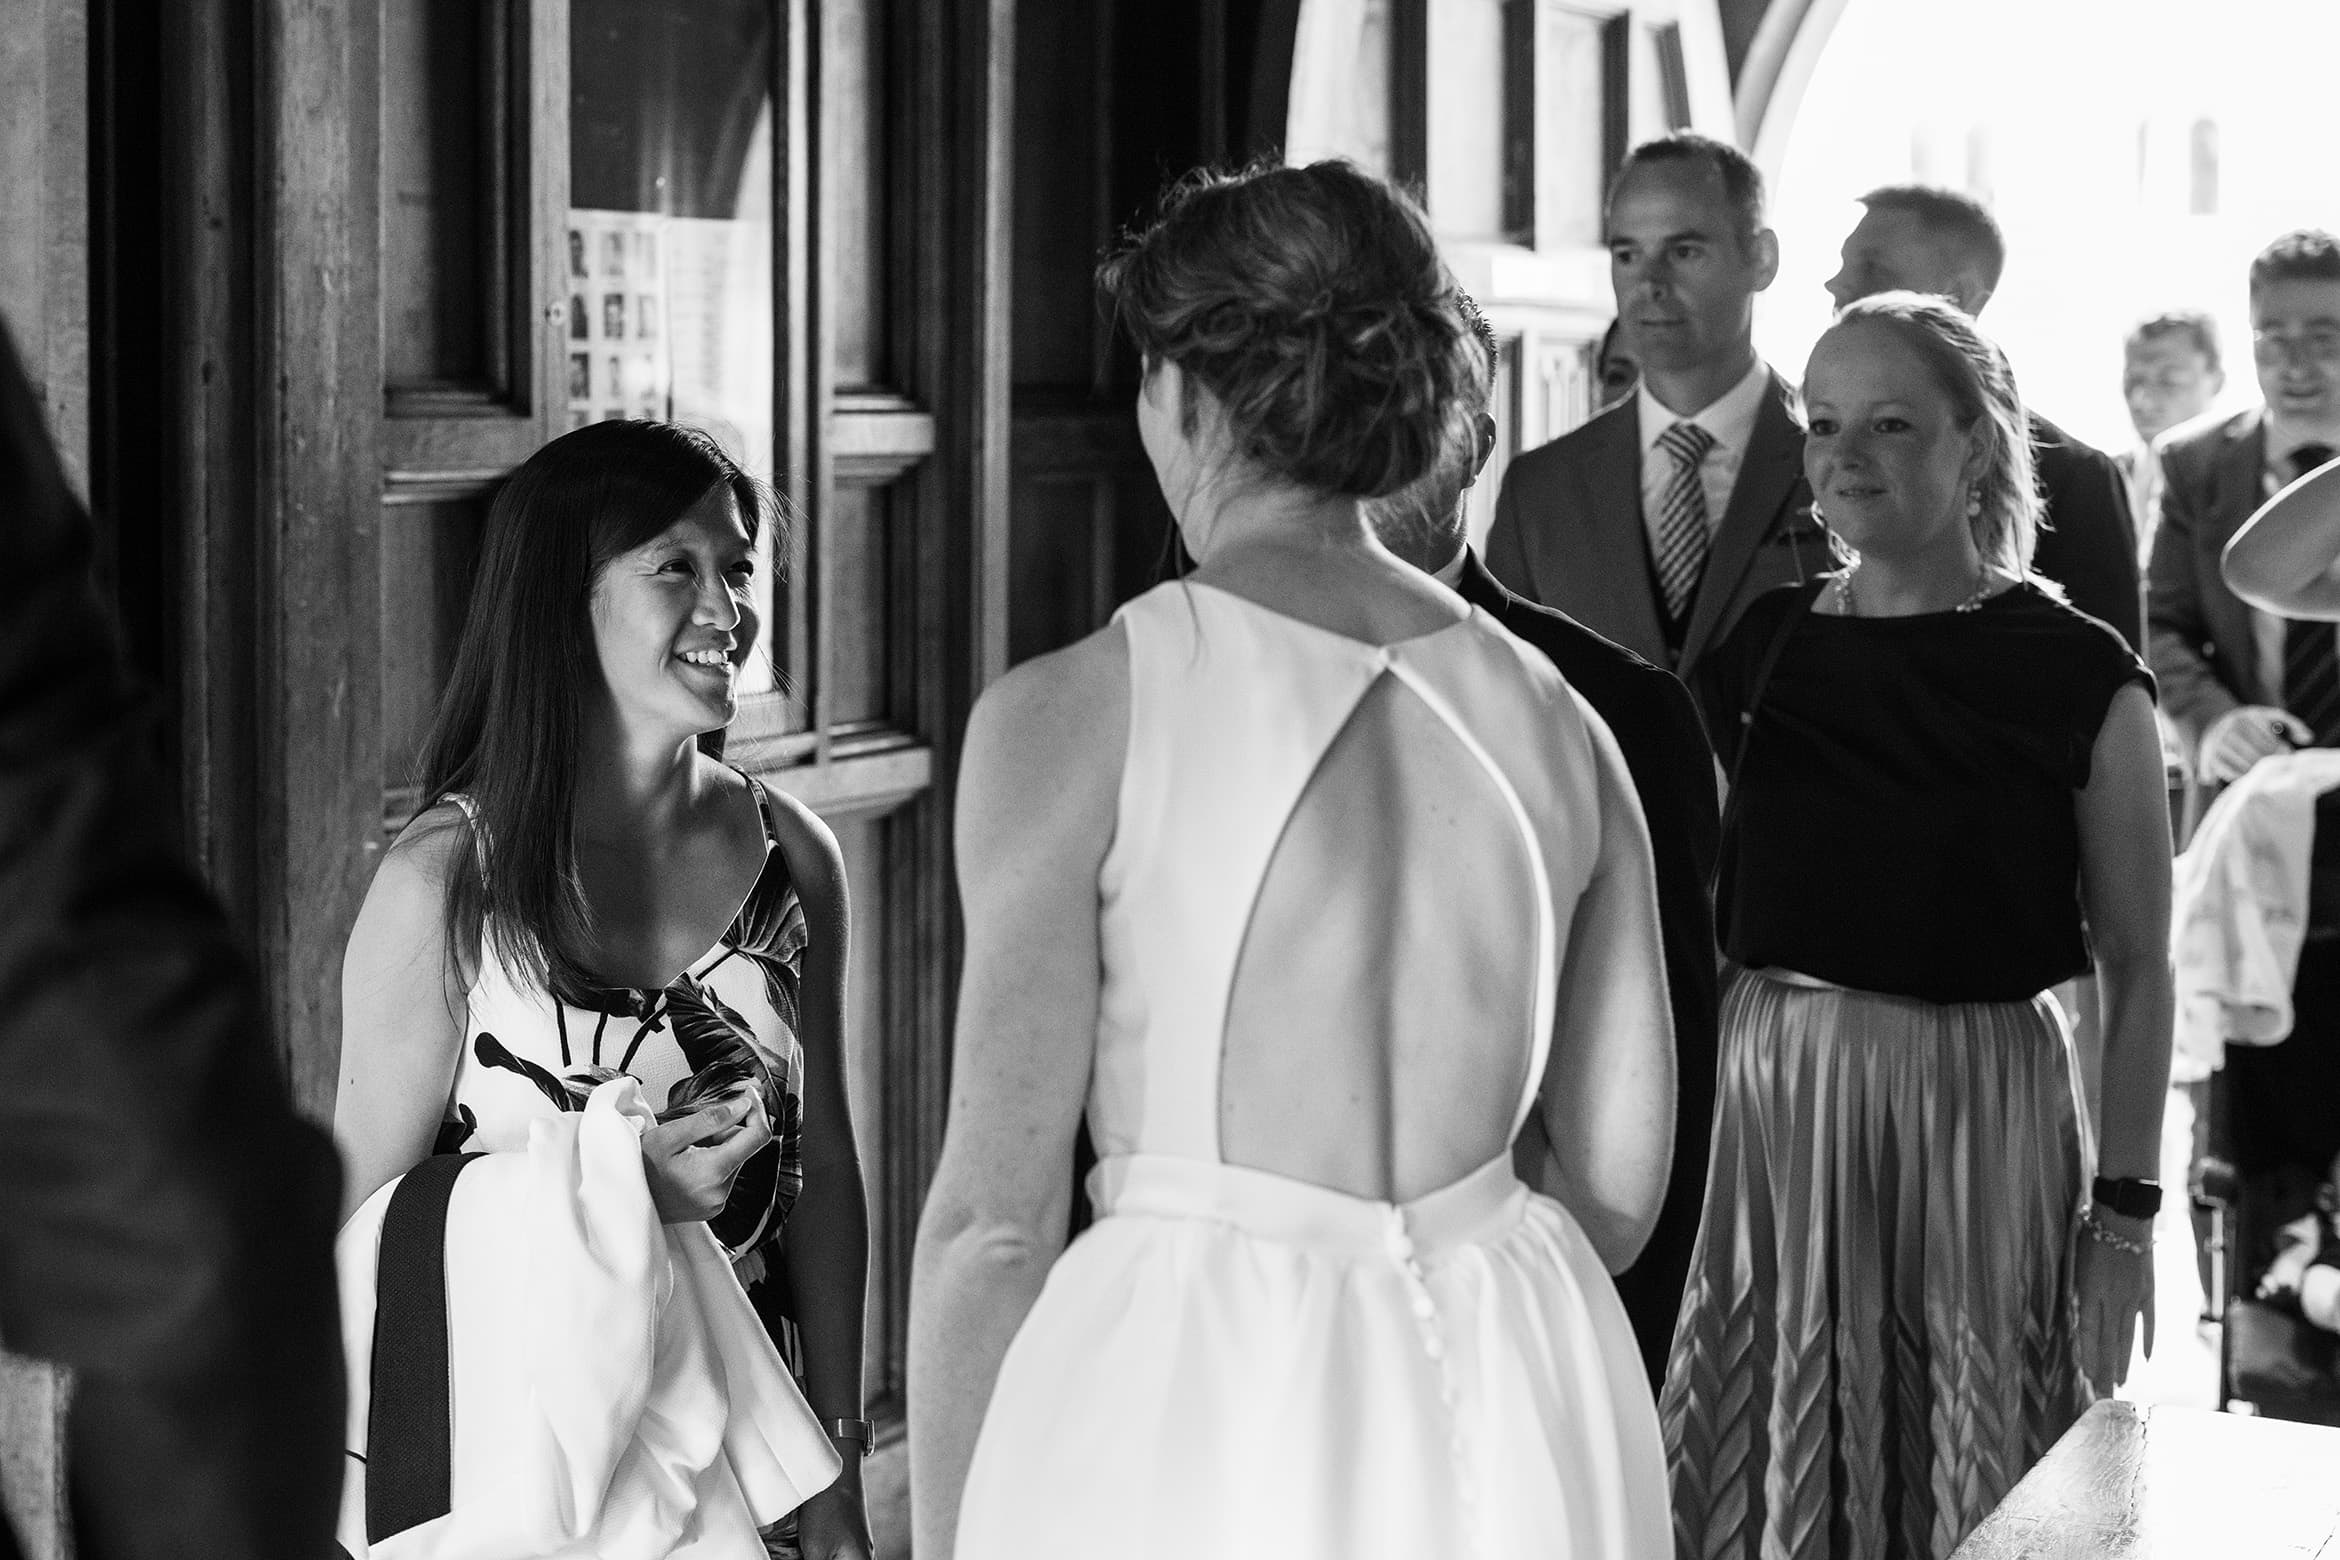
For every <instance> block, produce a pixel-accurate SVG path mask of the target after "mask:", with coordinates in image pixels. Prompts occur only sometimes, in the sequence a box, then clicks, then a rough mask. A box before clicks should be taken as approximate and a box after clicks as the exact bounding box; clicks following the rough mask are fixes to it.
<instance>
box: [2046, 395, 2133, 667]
mask: <svg viewBox="0 0 2340 1560" xmlns="http://www.w3.org/2000/svg"><path fill="white" fill-rule="evenodd" d="M2031 442H2032V444H2033V446H2034V452H2035V458H2036V460H2037V463H2038V469H2039V491H2040V497H2041V499H2042V500H2043V501H2044V509H2043V514H2044V518H2045V519H2046V521H2047V525H2046V528H2045V529H2043V530H2042V531H2041V532H2040V533H2039V546H2038V548H2037V550H2035V551H2034V552H2033V554H2032V558H2031V564H2032V567H2033V568H2035V569H2037V570H2038V571H2039V572H2040V573H2042V574H2044V575H2046V576H2047V577H2048V578H2049V579H2051V580H2054V581H2055V582H2056V583H2057V584H2059V585H2061V586H2063V587H2064V595H2065V597H2066V598H2067V599H2068V600H2069V601H2070V602H2071V603H2072V605H2073V606H2075V607H2078V608H2079V609H2080V610H2081V611H2083V612H2085V613H2087V614H2088V615H2089V616H2090V617H2092V618H2095V619H2096V620H2097V621H2098V622H2100V623H2104V624H2108V625H2110V626H2111V627H2112V628H2113V629H2115V630H2116V631H2118V632H2119V634H2120V636H2121V637H2122V638H2123V639H2125V640H2127V641H2128V642H2129V648H2130V649H2132V650H2134V651H2136V652H2137V653H2138V654H2140V655H2142V654H2144V650H2145V623H2144V601H2143V596H2142V592H2141V591H2140V588H2139V586H2138V582H2137V528H2136V525H2135V523H2134V522H2133V521H2132V520H2131V519H2130V517H2129V485H2128V483H2127V482H2126V481H2125V480H2124V479H2123V478H2122V476H2121V470H2120V467H2119V466H2118V465H2116V464H2115V463H2114V461H2113V458H2112V457H2111V456H2109V455H2107V454H2105V453H2104V452H2103V451H2102V450H2099V449H2097V448H2096V447H2095V446H2094V445H2090V444H2083V443H2081V442H2080V441H2079V440H2078V439H2075V438H2073V437H2072V436H2071V435H2070V434H2068V433H2066V432H2064V430H2063V429H2061V428H2059V427H2057V426H2056V425H2055V424H2054V423H2052V422H2049V421H2048V420H2047V419H2046V418H2045V417H2042V416H2040V415H2038V414H2037V413H2036V412H2035V413H2033V414H2032V418H2031Z"/></svg>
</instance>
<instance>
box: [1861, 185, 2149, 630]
mask: <svg viewBox="0 0 2340 1560" xmlns="http://www.w3.org/2000/svg"><path fill="white" fill-rule="evenodd" d="M1861 205H1862V207H1863V208H1864V210H1863V212H1862V214H1861V220H1860V221H1859V223H1857V224H1856V225H1855V226H1854V228H1853V230H1852V232H1851V234H1849V235H1848V236H1847V237H1846V238H1845V241H1844V249H1843V262H1844V263H1843V267H1842V269H1840V270H1839V271H1838V272H1837V273H1836V274H1835V275H1834V276H1832V277H1830V278H1829V279H1828V284H1827V285H1828V294H1829V296H1830V297H1832V298H1834V299H1835V300H1836V304H1837V307H1838V308H1842V307H1844V305H1846V304H1848V303H1851V302H1852V301H1853V300H1854V299H1856V298H1866V297H1868V296H1870V295H1871V294H1872V293H1881V292H1891V291H1894V290H1896V289H1905V290H1907V291H1910V292H1921V293H1933V294H1935V295H1936V296H1938V297H1943V298H1947V299H1949V300H1950V301H1951V302H1952V303H1955V304H1956V305H1958V307H1959V308H1961V309H1964V310H1965V311H1966V312H1967V313H1968V314H1971V315H1973V316H1975V317H1977V318H1980V317H1981V315H1982V311H1983V306H1984V305H1986V304H1988V303H1989V302H1990V301H1991V294H1992V293H1994V292H1996V291H1997V290H1998V286H1999V277H2000V276H2001V274H2002V273H2004V272H2005V270H2006V268H2007V240H2006V237H2005V235H2003V234H2002V233H2001V232H2000V231H1999V224H1998V222H1997V220H1996V219H1995V218H1993V217H1992V216H1991V214H1990V213H1989V212H1988V211H1986V210H1984V209H1983V206H1982V204H1981V203H1980V202H1979V201H1976V200H1974V199H1973V198H1972V197H1970V196H1966V195H1962V194H1960V193H1959V192H1957V191H1956V190H1946V189H1937V188H1934V187H1932V186H1930V185H1923V184H1895V185H1888V186H1886V187H1885V188H1883V189H1876V190H1871V191H1870V192H1869V193H1868V194H1866V195H1864V196H1862V197H1861ZM2031 441H2032V443H2033V445H2034V446H2035V447H2036V448H2037V450H2038V471H2039V488H2040V496H2041V498H2042V500H2043V509H2042V513H2041V518H2042V520H2043V521H2044V525H2043V527H2042V529H2041V531H2040V533H2039V546H2038V548H2037V550H2036V551H2035V552H2034V553H2033V554H2032V566H2033V567H2034V568H2035V569H2037V570H2038V571H2039V572H2040V573H2041V574H2043V575H2045V576H2046V577H2047V578H2049V579H2051V580H2054V581H2055V582H2056V583H2058V584H2059V585H2062V586H2063V587H2064V594H2065V597H2066V598H2067V599H2068V600H2069V601H2070V602H2071V603H2072V605H2073V606H2075V607H2078V608H2079V609H2080V610H2081V611H2083V612H2085V613H2087V614H2088V615H2089V616H2090V617H2092V618H2095V619H2096V620H2097V621H2098V622H2100V623H2107V624H2110V625H2111V626H2112V627H2113V628H2115V629H2118V630H2119V631H2120V635H2121V637H2122V638H2123V639H2126V640H2127V641H2128V642H2129V646H2130V648H2131V649H2133V650H2137V651H2138V652H2140V653H2142V652H2143V650H2144V646H2145V634H2144V627H2145V624H2144V598H2143V595H2142V593H2141V590H2140V587H2139V584H2138V580H2137V544H2136V531H2135V528H2134V527H2133V526H2132V525H2131V524H2130V520H2129V494H2128V485H2127V484H2126V483H2124V482H2123V481H2122V480H2121V474H2120V470H2119V468H2118V467H2116V466H2115V465H2114V464H2113V463H2112V459H2111V457H2109V456H2107V455H2106V454H2104V453H2103V452H2102V451H2101V450H2097V449H2094V448H2092V447H2091V446H2089V445H2086V444H2083V443H2081V442H2080V441H2079V440H2078V439H2075V438H2073V437H2072V436H2071V435H2070V434H2068V433H2066V432H2064V431H2063V430H2062V429H2061V428H2058V427H2057V426H2056V425H2055V424H2054V423H2051V422H2049V421H2048V420H2047V419H2046V418H2044V417H2042V416H2040V415H2039V413H2037V412H2036V411H2034V412H2033V413H2032V414H2031Z"/></svg>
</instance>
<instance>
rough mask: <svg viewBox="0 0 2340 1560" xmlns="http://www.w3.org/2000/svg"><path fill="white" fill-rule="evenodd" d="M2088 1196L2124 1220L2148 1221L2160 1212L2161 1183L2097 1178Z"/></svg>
mask: <svg viewBox="0 0 2340 1560" xmlns="http://www.w3.org/2000/svg"><path fill="white" fill-rule="evenodd" d="M2089 1195H2090V1196H2092V1197H2094V1198H2095V1199H2096V1200H2097V1201H2098V1202H2100V1203H2102V1204H2104V1206H2105V1207H2107V1208H2110V1209H2111V1210H2112V1211H2113V1212H2115V1213H2117V1214H2119V1215H2120V1216H2121V1217H2122V1218H2124V1219H2150V1218H2152V1217H2153V1216H2154V1215H2155V1214H2157V1213H2159V1212H2160V1211H2161V1183H2160V1182H2159V1181H2140V1180H2138V1179H2137V1178H2136V1177H2135V1176H2127V1175H2124V1176H2118V1177H2114V1176H2102V1175H2100V1176H2098V1177H2097V1178H2096V1185H2095V1186H2094V1187H2093V1188H2091V1189H2090V1192H2089Z"/></svg>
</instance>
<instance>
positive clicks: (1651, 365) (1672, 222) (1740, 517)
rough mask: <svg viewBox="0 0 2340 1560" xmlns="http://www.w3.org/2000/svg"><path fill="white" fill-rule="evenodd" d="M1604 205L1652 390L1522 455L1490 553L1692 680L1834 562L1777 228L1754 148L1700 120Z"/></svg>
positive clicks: (1657, 145)
mask: <svg viewBox="0 0 2340 1560" xmlns="http://www.w3.org/2000/svg"><path fill="white" fill-rule="evenodd" d="M1606 221H1607V233H1608V246H1609V280H1610V285H1611V286H1612V288H1613V289H1614V290H1615V293H1616V298H1617V317H1618V321H1619V329H1620V332H1621V334H1622V336H1623V339H1624V343H1625V345H1626V347H1627V348H1628V349H1629V350H1630V351H1631V353H1632V354H1633V356H1634V357H1635V358H1637V359H1638V360H1639V361H1640V364H1641V385H1640V388H1639V389H1637V390H1636V391H1635V392H1634V393H1633V394H1632V395H1631V396H1630V397H1628V398H1627V399H1626V400H1625V401H1624V402H1622V403H1621V404H1620V405H1618V406H1616V407H1614V408H1613V409H1611V410H1609V411H1607V412H1604V413H1602V414H1601V415H1599V416H1597V417H1595V418H1593V419H1592V420H1591V421H1590V422H1588V423H1586V424H1585V425H1584V426H1583V427H1581V428H1578V429H1576V430H1575V431H1573V432H1571V433H1568V434H1565V435H1563V436H1562V437H1560V438H1558V439H1555V440H1554V441H1552V442H1551V443H1550V444H1547V445H1545V446H1543V447H1542V448H1541V449H1536V450H1530V451H1528V452H1527V453H1526V454H1523V455H1521V456H1519V457H1518V458H1517V459H1515V460H1513V461H1512V462H1511V465H1510V468H1509V469H1508V471H1507V472H1506V473H1505V475H1504V479H1503V491H1502V494H1501V495H1500V497H1499V498H1498V499H1497V501H1496V505H1495V523H1494V527H1493V529H1492V530H1491V531H1490V532H1489V534H1488V537H1487V566H1488V567H1489V568H1490V569H1492V570H1493V571H1494V573H1495V574H1496V576H1497V577H1498V578H1500V579H1502V580H1503V581H1504V582H1505V583H1506V584H1507V585H1509V586H1510V587H1511V588H1512V589H1514V590H1516V591H1518V592H1519V593H1520V594H1522V595H1524V596H1526V597H1528V598H1529V599H1530V600H1532V601H1536V602H1539V603H1541V604H1542V605H1544V606H1547V607H1552V608H1555V609H1557V610H1559V611H1562V612H1565V613H1567V614H1568V615H1569V616H1570V617H1572V618H1574V619H1576V620H1577V621H1578V622H1580V623H1582V624H1584V625H1585V626H1586V627H1588V628H1591V629H1592V630H1594V631H1595V632H1597V633H1599V634H1601V635H1602V636H1604V637H1605V638H1608V639H1611V640H1614V641H1615V642H1616V643H1618V644H1620V645H1623V646H1624V647H1625V648H1627V649H1629V650H1632V651H1634V652H1635V653H1637V654H1639V655H1640V656H1642V657H1643V658H1644V659H1646V660H1648V661H1650V662H1653V663H1654V664H1656V665H1658V666H1661V667H1665V668H1667V669H1669V670H1672V671H1676V672H1678V673H1680V674H1681V675H1682V676H1683V677H1685V678H1687V677H1689V676H1690V675H1692V673H1693V672H1694V671H1695V670H1696V668H1697V665H1698V662H1699V659H1700V658H1701V657H1702V656H1704V655H1705V653H1706V652H1707V650H1709V649H1710V648H1712V647H1713V646H1714V645H1715V644H1716V643H1718V642H1719V641H1720V640H1721V639H1722V637H1723V636H1724V635H1725V634H1727V633H1728V632H1729V631H1730V628H1731V626H1732V625H1733V624H1734V623H1736V622H1737V621H1738V619H1739V614H1740V613H1741V612H1743V611H1744V610H1745V609H1746V607H1747V604H1748V603H1749V602H1751V601H1753V600H1754V599H1755V598H1756V597H1757V596H1759V595H1761V594H1763V592H1765V591H1767V590H1769V589H1771V588H1772V587H1773V586H1775V585H1779V584H1783V583H1786V582H1788V581H1792V580H1800V579H1805V578H1808V577H1809V576H1811V575H1813V574H1817V573H1820V572H1823V571H1825V570H1826V569H1828V568H1830V567H1831V566H1832V560H1831V558H1830V554H1829V551H1828V546H1827V536H1826V533H1825V532H1824V531H1823V530H1822V529H1821V527H1820V526H1819V525H1818V523H1816V522H1815V521H1814V520H1813V519H1812V494H1811V489H1810V488H1809V487H1807V486H1806V485H1805V483H1804V461H1803V450H1804V435H1803V430H1802V428H1801V427H1800V426H1799V425H1798V424H1797V421H1796V416H1795V410H1794V392H1793V391H1792V390H1791V389H1790V388H1789V386H1788V384H1787V382H1786V381H1785V380H1783V379H1781V378H1780V376H1779V375H1777V374H1775V373H1773V372H1772V371H1771V369H1770V368H1768V367H1766V366H1765V364H1764V363H1763V361H1762V359H1761V358H1759V357H1757V356H1756V353H1755V340H1754V319H1755V295H1756V294H1757V293H1759V292H1761V291H1762V290H1763V289H1764V288H1766V287H1769V286H1770V285H1771V282H1772V277H1773V276H1774V274H1775V273H1776V272H1777V271H1778V268H1779V241H1778V239H1777V238H1776V237H1775V236H1774V235H1773V234H1772V232H1771V230H1770V229H1769V228H1767V227H1765V226H1764V223H1763V177H1762V175H1761V174H1760V173H1759V172H1757V171H1756V168H1755V165H1754V164H1753V163H1752V162H1750V161H1749V160H1748V159H1747V157H1746V154H1744V153H1743V152H1741V151H1739V150H1738V148H1736V147H1733V146H1729V145H1726V144H1724V143H1723V142H1720V141H1715V140H1710V139H1708V138H1707V137H1705V136H1701V135H1692V134H1688V133H1681V134H1676V135H1671V136H1666V137H1663V138H1661V139H1659V140H1655V141H1645V142H1643V143H1642V144H1641V145H1639V146H1637V147H1635V148H1634V149H1633V150H1632V151H1631V152H1630V153H1629V154H1627V156H1626V158H1625V164H1624V167H1623V168H1622V169H1620V170H1619V172H1618V174H1617V178H1616V180H1615V182H1614V183H1613V184H1612V185H1611V186H1610V189H1609V204H1608V214H1607V219H1606Z"/></svg>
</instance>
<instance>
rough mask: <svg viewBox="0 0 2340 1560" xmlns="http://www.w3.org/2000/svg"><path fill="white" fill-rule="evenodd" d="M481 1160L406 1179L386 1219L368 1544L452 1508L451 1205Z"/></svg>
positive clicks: (451, 1157) (369, 1424) (433, 1162)
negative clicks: (466, 1172)
mask: <svg viewBox="0 0 2340 1560" xmlns="http://www.w3.org/2000/svg"><path fill="white" fill-rule="evenodd" d="M478 1157H479V1155H477V1154H438V1155H434V1156H432V1157H431V1158H429V1159H426V1160H424V1161H423V1162H422V1163H421V1164H419V1165H416V1166H415V1167H414V1168H413V1169H412V1170H409V1171H407V1172H406V1177H405V1179H404V1180H402V1181H400V1182H399V1183H398V1189H397V1190H396V1191H394V1192H392V1193H391V1194H390V1206H389V1207H388V1208H387V1209H385V1210H383V1214H382V1245H381V1252H380V1255H379V1256H378V1257H377V1258H376V1261H375V1273H374V1357H373V1372H372V1376H373V1388H372V1397H371V1400H370V1401H369V1403H368V1406H367V1409H366V1542H367V1543H369V1544H378V1543H380V1542H382V1540H384V1539H386V1538H390V1537H392V1536H394V1535H396V1534H399V1533H403V1532H405V1531H406V1530H407V1529H408V1528H411V1527H418V1526H420V1525H421V1524H423V1523H425V1522H428V1521H431V1520H432V1519H433V1518H435V1517H443V1516H445V1515H446V1514H447V1512H448V1510H449V1509H450V1507H451V1506H452V1504H453V1496H452V1493H451V1475H452V1468H451V1462H452V1459H453V1456H454V1429H455V1426H454V1421H453V1420H452V1419H451V1418H450V1417H449V1413H448V1406H447V1200H448V1198H449V1197H450V1196H451V1195H453V1193H454V1190H455V1177H456V1176H458V1175H460V1174H462V1172H463V1167H464V1166H465V1165H467V1164H469V1163H471V1161H473V1160H474V1159H477V1158H478Z"/></svg>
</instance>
